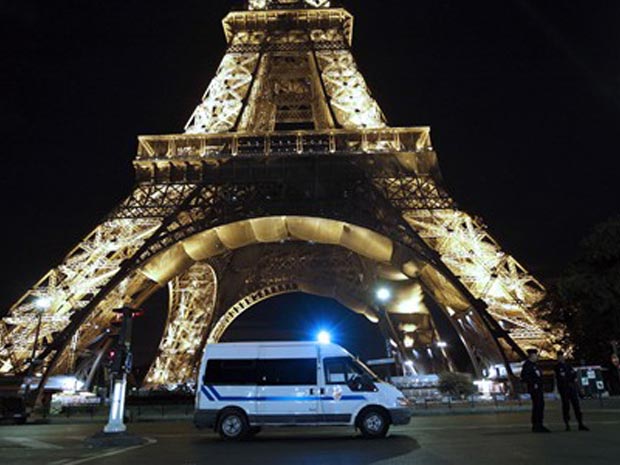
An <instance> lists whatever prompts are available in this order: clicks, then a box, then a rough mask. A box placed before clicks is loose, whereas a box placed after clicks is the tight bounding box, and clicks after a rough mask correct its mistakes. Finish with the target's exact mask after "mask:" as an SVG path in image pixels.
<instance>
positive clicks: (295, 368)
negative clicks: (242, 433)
mask: <svg viewBox="0 0 620 465" xmlns="http://www.w3.org/2000/svg"><path fill="white" fill-rule="evenodd" d="M316 370H317V367H316V359H314V358H309V359H264V360H217V359H210V360H208V361H207V369H206V371H205V375H204V382H205V384H213V385H226V386H242V385H256V384H258V385H262V386H294V385H302V386H314V385H316V383H317V373H316Z"/></svg>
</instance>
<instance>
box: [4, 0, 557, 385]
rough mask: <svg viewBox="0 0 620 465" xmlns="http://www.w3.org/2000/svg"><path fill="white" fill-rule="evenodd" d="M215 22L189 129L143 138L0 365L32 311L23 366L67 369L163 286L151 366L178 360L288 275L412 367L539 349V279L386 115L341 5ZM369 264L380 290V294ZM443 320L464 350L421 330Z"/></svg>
mask: <svg viewBox="0 0 620 465" xmlns="http://www.w3.org/2000/svg"><path fill="white" fill-rule="evenodd" d="M223 24H224V30H225V34H226V39H227V43H228V49H227V52H226V54H225V56H224V58H223V60H222V62H221V65H220V66H219V68H218V70H217V72H216V75H215V77H214V78H213V80H212V81H211V84H210V85H209V87H208V88H207V91H206V92H205V94H204V96H203V98H202V101H201V102H200V104H199V105H198V106H197V108H196V110H195V111H194V112H193V114H192V116H191V118H190V120H189V122H188V124H187V126H186V131H185V133H184V134H174V135H165V136H143V137H140V138H139V148H138V155H137V158H136V160H135V170H136V178H137V182H136V187H135V190H134V191H133V192H132V193H131V195H129V197H128V198H127V199H126V200H125V201H124V202H123V203H122V204H121V205H120V206H118V207H117V208H116V209H115V210H114V211H113V212H112V213H111V214H110V215H109V216H108V217H107V218H106V219H105V220H104V221H103V222H102V223H101V224H100V226H99V227H97V229H95V231H93V232H92V233H91V234H90V235H89V236H87V237H86V238H85V239H84V240H83V241H82V242H81V243H80V244H78V245H77V246H76V247H75V249H73V250H72V251H71V252H70V253H69V254H68V255H67V257H66V258H65V260H64V261H63V262H62V263H61V264H60V265H58V266H57V267H56V268H54V269H53V270H52V271H50V272H49V273H48V274H47V275H45V276H44V277H43V278H42V279H41V280H40V281H39V282H38V283H36V284H35V285H34V286H33V287H32V288H31V289H30V290H29V291H28V292H27V293H26V294H25V295H24V296H23V297H22V298H21V299H20V300H19V301H18V302H17V303H15V305H13V307H12V308H11V309H10V311H9V312H8V314H7V315H6V316H5V317H4V318H3V319H2V322H1V323H0V373H1V374H8V373H24V372H26V371H27V370H28V368H29V366H30V364H31V363H32V360H31V354H32V352H33V344H35V333H36V332H37V323H38V321H39V316H40V321H41V325H40V334H39V340H40V341H44V343H42V344H40V345H39V346H38V347H34V348H35V349H36V350H35V352H36V357H35V363H36V365H35V366H36V367H37V369H38V370H41V373H42V374H43V375H44V376H49V375H50V374H51V373H58V372H75V371H76V360H77V359H79V358H80V357H82V356H83V354H84V353H87V352H88V350H89V349H88V347H90V346H91V342H92V341H93V340H94V339H96V338H97V336H98V335H99V334H100V333H101V331H102V330H104V329H105V328H108V327H109V326H110V323H111V321H112V320H113V319H114V314H113V313H112V310H113V309H114V308H118V307H121V306H140V305H142V303H143V302H145V301H146V300H147V299H148V298H149V297H150V296H151V295H152V294H153V293H154V292H156V291H157V290H158V289H161V288H162V287H165V286H167V287H168V289H169V296H170V297H169V316H168V321H167V324H166V328H165V331H164V336H163V338H162V341H161V343H160V350H159V354H158V356H157V358H156V360H155V361H154V363H153V365H152V367H151V370H150V372H149V374H148V376H147V382H148V383H149V384H151V385H169V384H175V383H182V382H187V381H188V380H191V379H193V377H194V376H195V367H196V362H197V360H198V357H199V353H200V351H201V349H202V347H203V346H204V344H206V343H209V342H214V341H217V340H219V339H220V338H221V337H222V335H223V334H224V333H225V331H226V329H227V328H228V326H229V325H230V324H231V323H232V322H233V321H234V319H235V318H236V317H237V316H238V315H240V314H241V313H242V312H243V311H245V310H246V309H247V308H249V307H251V306H252V305H253V304H255V303H256V302H258V301H260V300H263V299H266V298H269V297H271V296H273V295H277V294H281V293H286V292H294V291H305V292H309V293H314V294H320V295H325V296H331V297H334V298H336V299H338V300H339V301H341V302H342V303H344V304H345V305H347V306H348V307H349V308H351V309H352V310H354V311H357V312H359V313H361V314H363V315H365V316H366V317H367V318H369V319H370V320H371V321H375V322H380V323H383V324H387V323H389V324H388V327H389V328H391V332H390V333H389V334H390V337H391V338H392V340H391V342H392V344H393V345H394V346H395V347H396V348H398V350H399V351H400V352H401V354H403V356H405V357H408V358H411V359H413V360H414V362H415V363H416V366H417V367H418V369H419V370H425V369H427V366H428V361H429V360H428V358H429V357H430V356H434V357H443V359H444V361H445V364H446V366H448V367H451V368H456V369H469V370H470V371H472V372H475V373H477V374H482V373H484V372H485V371H488V370H490V369H491V367H493V366H496V365H497V364H507V363H508V362H510V361H516V360H518V359H520V357H521V356H522V349H523V348H524V347H525V346H537V347H539V348H540V349H542V351H543V353H547V354H549V353H550V352H551V351H553V345H552V344H553V341H552V339H551V336H550V335H548V334H547V333H545V331H543V329H542V327H541V324H540V322H539V321H537V319H536V317H535V316H534V313H533V312H532V308H533V306H534V305H535V304H536V303H537V302H538V301H539V300H540V299H541V298H542V297H543V295H544V289H543V287H542V286H541V285H540V283H539V282H537V281H536V280H535V279H534V278H533V277H532V276H531V275H530V274H529V273H528V272H527V271H526V270H525V269H524V268H523V267H522V266H521V265H519V263H518V262H517V261H516V260H515V259H514V258H513V257H511V256H510V255H509V254H507V253H505V252H503V251H502V250H501V248H500V246H499V245H498V244H497V243H496V242H495V241H494V240H493V239H492V238H491V236H490V235H489V233H488V232H487V229H486V227H485V226H484V225H483V224H482V223H481V222H480V221H478V220H476V219H474V218H472V217H471V216H470V215H468V214H467V213H466V212H464V211H462V210H460V209H459V208H458V206H457V205H456V203H455V202H454V201H453V199H452V198H451V197H450V195H449V194H448V193H447V191H446V190H445V188H444V186H443V181H442V178H441V175H440V172H439V168H438V164H437V155H436V153H435V151H434V149H433V146H432V144H431V138H430V130H429V128H426V127H415V128H393V127H389V126H388V124H387V122H386V118H385V116H384V114H383V112H382V111H381V108H380V107H379V105H378V103H377V102H376V101H375V99H374V98H373V97H372V95H371V92H370V91H369V89H368V86H367V85H366V82H365V80H364V78H363V76H362V75H361V74H360V72H359V70H358V68H357V66H356V62H355V60H354V58H353V55H352V53H351V48H350V47H351V42H352V34H353V18H352V16H351V15H350V14H349V13H348V12H347V11H346V10H344V9H341V8H337V7H334V6H332V5H331V4H330V2H329V1H325V0H306V1H297V0H280V1H276V0H252V1H250V2H249V4H248V6H247V8H246V9H245V10H241V11H234V12H232V13H230V14H229V15H228V16H227V17H226V18H225V19H224V21H223ZM378 282H383V283H386V284H388V285H389V286H390V287H391V288H392V289H393V290H394V299H393V300H392V301H391V302H390V303H389V304H387V307H386V311H382V310H381V309H380V308H377V306H376V304H375V303H374V300H373V294H374V292H373V289H375V287H376V285H377V283H378ZM39 298H45V299H48V301H49V302H50V303H51V305H49V308H46V309H44V310H42V313H38V310H37V299H39ZM438 319H443V321H444V325H443V326H442V325H439V324H437V320H438ZM446 322H447V324H448V326H449V328H451V329H450V331H451V332H452V334H455V335H456V336H457V340H458V341H459V344H460V346H461V349H462V350H463V351H464V353H466V354H467V360H468V361H467V362H466V363H465V365H463V362H461V366H456V365H455V364H456V362H455V361H454V360H453V359H454V358H455V357H452V355H453V354H452V353H451V352H450V350H446V349H445V348H443V349H441V350H439V351H438V350H437V349H436V347H435V345H434V344H435V343H436V342H437V341H438V340H439V339H440V338H442V337H444V336H443V335H442V334H441V331H445V329H443V330H442V329H441V327H443V328H445V326H446ZM454 350H456V349H454ZM435 352H438V353H435ZM96 360H100V357H99V358H97V359H96ZM80 366H81V368H80V370H81V371H83V372H85V371H89V370H90V372H91V373H92V368H87V369H85V368H84V364H83V363H82V364H81V365H80ZM78 371H79V370H78ZM91 376H92V375H91Z"/></svg>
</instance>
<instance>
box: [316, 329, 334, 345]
mask: <svg viewBox="0 0 620 465" xmlns="http://www.w3.org/2000/svg"><path fill="white" fill-rule="evenodd" d="M316 340H317V341H319V343H320V344H329V343H330V342H332V336H331V334H329V333H328V332H327V331H320V332H319V334H318V335H317V337H316Z"/></svg>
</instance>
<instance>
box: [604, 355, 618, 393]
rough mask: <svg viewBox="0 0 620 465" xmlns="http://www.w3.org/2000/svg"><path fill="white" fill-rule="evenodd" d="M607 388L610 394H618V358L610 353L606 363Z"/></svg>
mask: <svg viewBox="0 0 620 465" xmlns="http://www.w3.org/2000/svg"><path fill="white" fill-rule="evenodd" d="M606 368H607V376H606V378H607V389H608V390H609V394H610V395H612V396H618V395H620V358H618V356H617V355H616V354H612V355H611V358H610V360H609V364H608V365H607V367H606Z"/></svg>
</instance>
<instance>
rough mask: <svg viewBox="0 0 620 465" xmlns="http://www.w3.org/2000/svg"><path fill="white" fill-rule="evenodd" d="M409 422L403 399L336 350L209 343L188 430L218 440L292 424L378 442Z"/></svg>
mask: <svg viewBox="0 0 620 465" xmlns="http://www.w3.org/2000/svg"><path fill="white" fill-rule="evenodd" d="M410 418H411V410H410V408H409V401H408V400H407V399H406V398H405V396H404V395H403V394H402V393H401V392H400V391H399V390H398V389H396V388H395V387H394V386H392V385H391V384H388V383H385V382H383V381H381V380H380V379H379V378H378V377H377V376H376V375H375V374H374V373H373V372H372V371H371V370H370V369H369V368H367V367H366V366H365V365H364V364H362V363H361V362H360V361H358V360H356V359H355V358H354V357H353V356H352V355H351V354H350V353H349V352H347V351H346V350H345V349H343V348H342V347H340V346H338V345H336V344H321V343H314V342H260V343H228V344H209V345H207V347H206V349H205V352H204V356H203V359H202V363H201V366H200V372H199V375H198V383H197V389H196V412H195V415H194V423H195V424H196V426H197V427H198V428H213V429H215V430H216V431H218V432H219V434H220V435H221V436H222V437H223V438H224V439H231V440H233V439H243V438H247V437H249V436H252V435H254V434H256V433H258V432H259V431H260V429H261V427H263V426H299V425H304V426H353V427H355V428H357V429H359V430H360V432H361V433H362V435H363V436H364V437H367V438H380V437H384V436H385V435H386V434H387V431H388V429H389V427H390V425H404V424H407V423H409V420H410Z"/></svg>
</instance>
